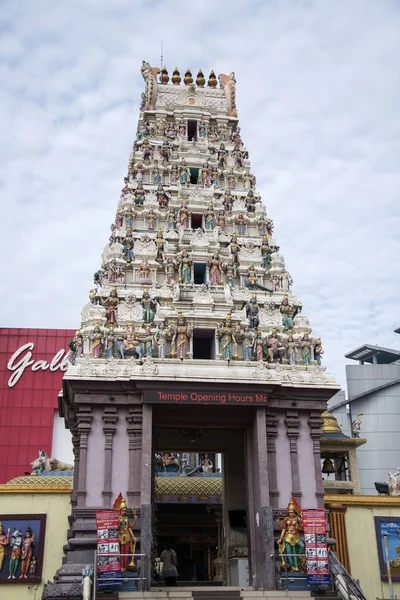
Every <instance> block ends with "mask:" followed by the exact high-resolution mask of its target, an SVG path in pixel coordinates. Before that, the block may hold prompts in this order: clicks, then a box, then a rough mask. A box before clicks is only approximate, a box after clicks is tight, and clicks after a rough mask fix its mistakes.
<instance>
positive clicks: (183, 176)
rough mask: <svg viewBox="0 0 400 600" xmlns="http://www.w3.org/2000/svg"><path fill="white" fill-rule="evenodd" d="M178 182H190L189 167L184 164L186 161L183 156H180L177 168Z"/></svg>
mask: <svg viewBox="0 0 400 600" xmlns="http://www.w3.org/2000/svg"><path fill="white" fill-rule="evenodd" d="M179 182H180V184H181V185H188V184H189V183H190V169H189V167H188V166H187V165H186V161H185V159H184V158H182V161H181V165H180V169H179Z"/></svg>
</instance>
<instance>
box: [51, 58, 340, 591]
mask: <svg viewBox="0 0 400 600" xmlns="http://www.w3.org/2000/svg"><path fill="white" fill-rule="evenodd" d="M142 75H143V78H144V81H145V90H144V92H143V93H142V104H141V114H140V117H139V123H138V129H137V135H136V139H135V141H134V143H133V149H132V153H131V155H130V157H129V164H128V170H127V175H126V178H125V180H124V185H123V188H122V192H121V196H120V198H119V200H118V203H117V210H116V216H115V221H114V222H113V223H112V224H111V235H110V238H109V242H108V243H107V245H106V247H105V250H104V252H103V255H102V261H101V267H100V269H99V270H98V271H97V272H96V273H95V286H94V287H93V289H92V290H91V292H90V302H89V303H88V304H87V305H86V306H85V307H84V308H83V311H82V320H81V325H80V329H79V331H77V334H76V336H75V338H74V340H73V341H72V344H71V363H72V364H71V366H70V367H69V369H68V372H67V373H66V376H65V378H64V389H63V397H62V398H61V400H60V408H61V412H62V414H63V415H64V416H65V419H66V423H67V426H68V427H69V428H70V429H71V431H72V434H73V442H74V451H75V478H74V490H73V522H74V525H73V528H72V532H71V539H70V541H69V548H68V552H67V563H68V564H67V565H66V566H64V570H63V571H62V572H61V575H60V578H59V580H58V583H57V585H61V584H62V582H63V577H64V585H67V579H66V577H67V575H68V577H70V576H72V575H71V574H72V573H74V572H75V571H74V569H75V570H76V569H78V570H79V568H81V565H82V564H84V563H86V562H88V561H90V558H91V557H92V555H93V548H94V547H95V542H94V538H93V530H92V525H88V524H89V523H92V520H93V517H94V510H95V509H96V508H100V507H110V506H111V505H112V502H113V500H114V498H115V497H116V496H117V495H118V493H119V492H122V494H123V495H124V496H125V497H126V500H127V504H128V506H129V507H132V506H135V507H136V510H137V513H138V515H139V519H138V521H137V525H136V528H137V532H136V533H137V538H138V540H139V544H140V546H138V547H140V550H141V552H143V553H145V554H148V555H149V556H150V555H151V551H152V548H151V546H152V468H151V464H152V462H153V452H154V445H153V443H154V438H155V437H157V435H159V436H161V438H163V439H164V440H167V439H169V442H167V441H166V442H165V443H166V444H169V445H170V446H171V445H172V444H173V439H174V436H175V439H177V437H176V436H179V435H180V433H179V432H180V429H179V428H182V427H185V428H186V429H187V428H191V427H192V428H196V427H197V428H198V427H202V428H204V430H205V431H208V432H209V434H208V435H209V437H208V448H209V450H211V449H212V448H214V449H215V451H217V452H222V453H225V456H226V458H227V460H226V462H225V477H224V479H225V483H224V486H225V487H224V516H223V520H224V527H225V531H226V540H225V546H226V548H232V547H233V545H234V536H232V539H230V527H229V516H228V513H229V511H230V510H234V509H238V510H239V509H243V510H245V511H247V537H246V541H245V544H247V547H248V553H249V561H250V581H251V583H252V584H253V585H254V586H255V587H256V588H264V589H274V586H275V582H274V570H275V562H274V560H273V559H271V558H270V556H271V554H273V553H274V533H273V520H274V511H276V512H277V511H279V510H280V509H281V508H282V509H283V508H284V507H286V505H287V502H288V500H289V498H290V497H291V496H294V498H295V499H296V500H297V501H298V502H299V503H300V504H301V505H302V506H304V507H308V508H313V507H317V506H319V507H321V506H323V489H322V478H321V472H320V469H321V467H320V447H319V438H320V425H321V424H322V421H321V420H320V414H321V413H322V412H323V410H325V409H326V401H327V399H329V398H330V397H331V396H332V395H333V394H334V393H335V392H336V391H337V389H338V386H337V384H336V382H335V381H334V379H333V378H332V377H331V376H330V375H329V374H328V373H327V372H326V369H325V367H323V366H321V356H322V352H323V351H322V346H321V340H320V339H319V338H316V337H313V336H312V335H311V327H310V323H309V320H308V319H307V318H306V317H305V316H303V315H302V314H301V303H300V301H299V300H298V299H297V298H296V296H294V295H293V293H292V291H291V286H292V278H291V276H290V274H289V273H288V271H287V270H286V268H285V262H284V259H283V257H282V255H281V254H280V253H279V246H278V244H277V242H276V241H275V239H274V225H273V222H272V220H271V218H270V217H269V215H268V213H267V210H266V206H265V203H264V202H263V201H262V199H261V197H260V194H259V193H258V191H257V189H256V178H255V176H254V174H253V173H252V172H251V166H250V160H249V153H248V151H247V149H246V147H245V145H244V143H243V140H242V138H241V133H240V128H239V126H238V114H237V108H236V100H235V97H236V81H235V76H234V74H233V73H232V74H231V75H229V76H226V75H220V76H219V77H218V79H217V78H216V76H215V74H214V72H213V71H212V72H211V74H210V75H209V77H208V80H206V78H205V77H204V75H203V73H202V71H199V72H198V74H197V78H196V80H195V81H194V80H193V77H192V75H191V73H190V71H189V69H188V70H187V71H186V73H185V76H184V79H183V82H181V76H180V74H179V71H178V69H175V70H174V72H173V75H172V77H171V82H170V80H169V75H168V72H167V70H166V68H163V70H162V71H161V74H160V70H159V69H157V68H152V67H151V66H150V65H149V64H148V63H145V62H144V63H143V65H142ZM229 430H231V431H234V435H233V434H232V435H233V437H232V436H231V437H230V434H229ZM157 432H158V433H157ZM168 436H169V437H168ZM235 436H236V437H235ZM237 436H239V437H237ZM237 439H239V440H240V441H239V445H238V442H237ZM235 440H236V441H235ZM177 443H178V442H177ZM180 443H181V444H182V442H180ZM199 448H201V446H199ZM230 456H231V457H234V458H232V459H231V460H229V457H230ZM85 523H86V525H85ZM90 532H91V533H90ZM91 536H92V537H91ZM89 540H90V541H89ZM225 561H226V569H225V572H226V573H228V572H229V568H228V552H227V553H226V556H225ZM66 573H67V575H66ZM227 580H228V582H229V575H228V576H227ZM53 587H54V586H53ZM47 597H48V598H51V597H52V596H51V589H50V587H49V588H48V590H47Z"/></svg>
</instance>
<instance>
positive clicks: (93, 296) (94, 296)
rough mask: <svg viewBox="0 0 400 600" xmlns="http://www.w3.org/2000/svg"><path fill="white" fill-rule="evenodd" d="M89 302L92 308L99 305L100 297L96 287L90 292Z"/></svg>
mask: <svg viewBox="0 0 400 600" xmlns="http://www.w3.org/2000/svg"><path fill="white" fill-rule="evenodd" d="M102 282H103V278H102ZM89 300H90V304H93V305H94V306H98V305H99V304H100V296H99V294H98V292H97V287H96V288H94V289H92V290H90V292H89Z"/></svg>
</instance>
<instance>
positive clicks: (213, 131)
mask: <svg viewBox="0 0 400 600" xmlns="http://www.w3.org/2000/svg"><path fill="white" fill-rule="evenodd" d="M208 139H209V141H210V142H212V143H215V142H218V130H217V128H216V127H215V125H211V127H210V129H209V130H208Z"/></svg>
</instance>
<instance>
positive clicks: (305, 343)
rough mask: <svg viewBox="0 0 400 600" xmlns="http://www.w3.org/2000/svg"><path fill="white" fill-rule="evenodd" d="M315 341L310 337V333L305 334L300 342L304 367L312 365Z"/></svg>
mask: <svg viewBox="0 0 400 600" xmlns="http://www.w3.org/2000/svg"><path fill="white" fill-rule="evenodd" d="M313 347H314V344H313V340H312V339H311V338H310V336H309V335H308V332H307V331H305V332H304V333H303V337H302V338H301V340H300V354H301V359H302V361H303V364H304V365H310V364H311V350H312V349H313Z"/></svg>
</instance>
